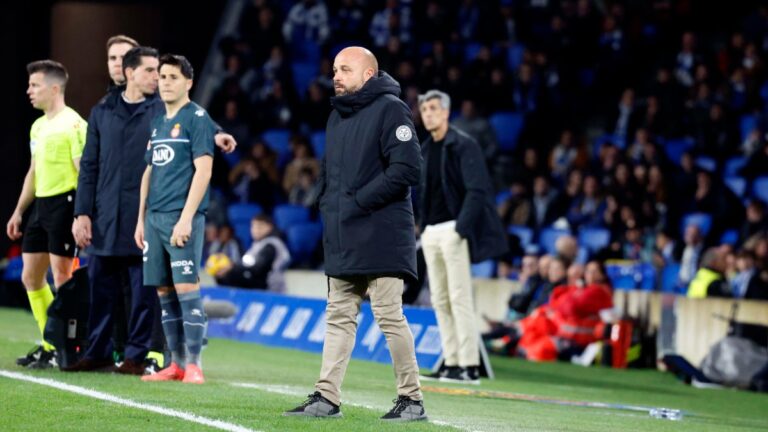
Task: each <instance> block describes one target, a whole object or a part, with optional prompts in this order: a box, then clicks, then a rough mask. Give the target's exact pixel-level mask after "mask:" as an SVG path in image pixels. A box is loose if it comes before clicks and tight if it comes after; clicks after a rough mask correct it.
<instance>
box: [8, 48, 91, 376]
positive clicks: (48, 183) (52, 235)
mask: <svg viewBox="0 0 768 432" xmlns="http://www.w3.org/2000/svg"><path fill="white" fill-rule="evenodd" d="M27 73H29V87H28V88H27V95H28V96H29V100H30V102H31V103H32V106H33V107H35V108H37V109H39V110H41V111H43V113H44V115H43V116H42V117H40V118H38V119H37V120H36V121H35V122H34V123H33V124H32V129H31V131H30V141H29V147H30V150H31V153H32V161H31V162H30V164H29V171H28V172H27V176H26V177H25V178H24V186H23V187H22V189H21V194H20V196H19V201H18V203H17V204H16V209H15V210H14V212H13V215H12V216H11V219H10V220H9V221H8V225H7V226H6V231H7V234H8V237H9V238H10V239H11V240H17V239H19V238H20V237H21V221H22V215H23V214H24V212H25V211H26V210H27V208H29V207H30V206H32V209H31V211H30V212H29V220H28V221H27V226H26V229H25V231H24V239H23V240H22V246H21V248H22V259H23V262H24V268H23V270H22V273H21V280H22V283H23V284H24V287H25V288H26V290H27V295H28V296H29V304H30V306H31V308H32V314H33V315H34V317H35V321H37V325H38V327H39V328H40V333H41V335H42V333H43V330H44V329H45V323H46V321H47V319H48V316H47V310H48V306H49V305H50V304H51V302H52V301H53V293H52V292H51V287H49V286H48V283H47V282H46V280H45V275H46V273H47V271H48V266H49V265H50V266H51V270H52V271H53V281H54V284H55V285H56V286H60V285H61V284H62V283H64V282H66V281H67V280H69V279H70V278H71V277H72V263H73V260H74V255H75V240H74V238H73V237H72V231H71V229H70V228H71V227H72V217H73V216H72V215H73V213H74V204H75V188H76V186H77V173H78V171H79V169H80V156H81V155H82V153H83V147H84V146H85V134H86V130H87V123H86V122H85V120H83V118H82V117H80V115H79V114H77V112H75V110H73V109H72V108H70V107H68V106H67V105H66V104H65V102H64V89H65V88H66V85H67V79H68V74H67V70H66V69H65V68H64V66H63V65H62V64H61V63H58V62H55V61H52V60H39V61H36V62H32V63H30V64H28V65H27ZM16 363H17V364H18V365H20V366H26V367H29V368H33V369H45V368H49V367H52V366H55V364H56V363H55V356H54V347H53V346H51V345H50V344H49V343H47V342H45V340H43V342H42V344H41V345H40V346H38V347H36V348H34V349H33V350H32V351H30V352H29V354H27V355H26V356H24V357H20V358H19V359H17V360H16Z"/></svg>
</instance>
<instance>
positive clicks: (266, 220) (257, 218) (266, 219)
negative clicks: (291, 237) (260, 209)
mask: <svg viewBox="0 0 768 432" xmlns="http://www.w3.org/2000/svg"><path fill="white" fill-rule="evenodd" d="M251 222H264V223H265V224H269V225H272V226H275V221H274V220H272V218H271V217H270V216H269V215H265V214H259V215H256V216H254V217H253V218H252V219H251Z"/></svg>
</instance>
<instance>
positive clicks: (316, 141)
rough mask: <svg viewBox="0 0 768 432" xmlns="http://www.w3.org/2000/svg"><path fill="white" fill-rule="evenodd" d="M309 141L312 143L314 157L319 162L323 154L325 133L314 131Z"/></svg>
mask: <svg viewBox="0 0 768 432" xmlns="http://www.w3.org/2000/svg"><path fill="white" fill-rule="evenodd" d="M309 141H310V143H312V150H313V151H314V152H315V157H316V158H317V159H318V160H320V159H322V158H323V155H324V154H325V131H315V132H312V135H310V136H309Z"/></svg>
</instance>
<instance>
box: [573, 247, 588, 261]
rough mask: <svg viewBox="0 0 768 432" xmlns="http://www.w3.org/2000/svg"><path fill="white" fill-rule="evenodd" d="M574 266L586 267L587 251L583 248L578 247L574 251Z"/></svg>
mask: <svg viewBox="0 0 768 432" xmlns="http://www.w3.org/2000/svg"><path fill="white" fill-rule="evenodd" d="M575 261H576V264H581V265H586V264H587V262H588V261H589V250H588V249H587V248H585V247H583V246H579V249H578V250H577V251H576V259H575Z"/></svg>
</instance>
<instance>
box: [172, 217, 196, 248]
mask: <svg viewBox="0 0 768 432" xmlns="http://www.w3.org/2000/svg"><path fill="white" fill-rule="evenodd" d="M191 235H192V221H186V220H182V219H179V221H178V222H177V223H176V226H174V227H173V232H172V233H171V246H176V247H184V245H185V244H187V242H188V241H189V237H190V236H191Z"/></svg>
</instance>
